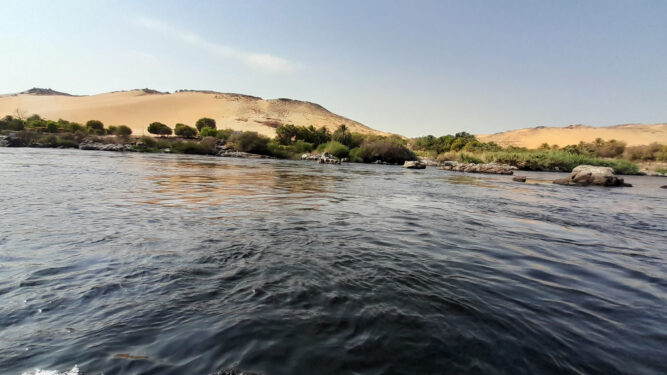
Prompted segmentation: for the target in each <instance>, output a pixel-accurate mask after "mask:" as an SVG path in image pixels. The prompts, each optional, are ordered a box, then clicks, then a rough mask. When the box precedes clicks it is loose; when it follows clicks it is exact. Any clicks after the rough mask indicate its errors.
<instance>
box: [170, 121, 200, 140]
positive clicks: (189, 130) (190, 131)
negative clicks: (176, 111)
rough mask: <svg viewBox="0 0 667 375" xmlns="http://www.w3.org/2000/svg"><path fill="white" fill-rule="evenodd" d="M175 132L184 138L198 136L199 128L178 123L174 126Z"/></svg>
mask: <svg viewBox="0 0 667 375" xmlns="http://www.w3.org/2000/svg"><path fill="white" fill-rule="evenodd" d="M174 134H176V135H177V136H179V137H183V138H196V137H197V129H195V128H193V127H192V126H187V125H185V124H176V127H174Z"/></svg>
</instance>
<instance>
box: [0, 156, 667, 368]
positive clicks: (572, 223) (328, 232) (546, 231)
mask: <svg viewBox="0 0 667 375" xmlns="http://www.w3.org/2000/svg"><path fill="white" fill-rule="evenodd" d="M522 174H523V173H522ZM527 175H528V176H529V181H528V182H529V183H528V184H519V183H516V182H512V181H511V179H510V178H509V177H507V176H481V175H464V174H457V173H456V172H445V171H440V170H437V169H434V168H429V169H426V170H425V171H410V170H405V169H403V168H400V167H394V166H371V165H354V164H348V165H343V166H321V165H317V164H314V163H311V162H292V161H257V160H239V159H222V158H213V157H195V156H182V155H150V154H120V153H109V152H107V153H104V152H94V151H86V152H84V151H78V150H74V151H65V150H41V149H8V148H4V149H0V373H2V374H22V373H24V372H25V373H31V372H34V370H35V369H36V368H41V369H48V370H54V371H55V370H57V371H60V372H67V371H70V370H72V371H74V370H76V369H73V367H74V366H75V365H77V366H78V370H79V371H80V372H81V373H85V374H100V373H104V374H211V373H216V372H218V371H228V372H233V371H234V370H238V371H242V370H243V371H249V372H256V373H262V374H290V375H294V374H538V373H539V374H561V373H562V374H617V373H625V374H664V373H667V199H666V198H667V190H664V189H659V186H660V185H664V184H666V183H667V180H665V179H660V178H655V177H653V178H651V177H630V178H628V180H629V182H631V183H633V184H635V187H633V188H626V189H603V188H574V187H566V186H559V185H552V184H548V183H540V182H541V181H539V180H549V179H553V178H555V177H556V176H557V175H555V174H530V173H527ZM530 178H532V180H531V179H530Z"/></svg>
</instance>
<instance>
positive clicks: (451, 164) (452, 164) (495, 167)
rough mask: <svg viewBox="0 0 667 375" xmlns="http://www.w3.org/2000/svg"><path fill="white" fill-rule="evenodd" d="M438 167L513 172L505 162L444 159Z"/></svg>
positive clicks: (481, 171)
mask: <svg viewBox="0 0 667 375" xmlns="http://www.w3.org/2000/svg"><path fill="white" fill-rule="evenodd" d="M440 169H442V170H445V171H455V172H467V173H487V174H505V175H511V174H514V171H513V170H512V167H511V166H509V165H507V164H499V163H487V164H474V163H461V162H458V161H445V162H443V163H442V164H441V165H440Z"/></svg>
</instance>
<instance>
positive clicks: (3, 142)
mask: <svg viewBox="0 0 667 375" xmlns="http://www.w3.org/2000/svg"><path fill="white" fill-rule="evenodd" d="M0 147H9V141H7V137H6V136H4V135H0Z"/></svg>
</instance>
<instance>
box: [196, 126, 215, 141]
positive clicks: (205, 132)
mask: <svg viewBox="0 0 667 375" xmlns="http://www.w3.org/2000/svg"><path fill="white" fill-rule="evenodd" d="M217 135H218V131H217V130H215V129H214V128H211V127H208V126H206V127H204V128H203V129H202V130H201V131H200V132H199V136H200V137H201V138H202V139H204V138H206V137H213V138H215V137H216V136H217Z"/></svg>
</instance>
